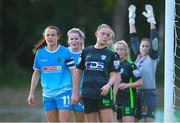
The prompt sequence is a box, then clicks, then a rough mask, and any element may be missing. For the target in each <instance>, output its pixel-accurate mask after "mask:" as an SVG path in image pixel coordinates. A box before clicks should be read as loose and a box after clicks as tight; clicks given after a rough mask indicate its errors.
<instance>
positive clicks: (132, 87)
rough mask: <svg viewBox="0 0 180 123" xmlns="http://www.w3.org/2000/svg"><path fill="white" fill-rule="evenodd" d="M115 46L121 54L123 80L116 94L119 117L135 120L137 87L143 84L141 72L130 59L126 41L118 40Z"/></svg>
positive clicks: (126, 120) (120, 118) (127, 120)
mask: <svg viewBox="0 0 180 123" xmlns="http://www.w3.org/2000/svg"><path fill="white" fill-rule="evenodd" d="M114 48H115V49H116V51H117V53H118V54H119V59H120V73H121V82H120V84H119V86H118V91H117V94H116V105H117V119H118V120H120V121H121V120H122V121H123V122H134V116H135V102H136V87H138V86H142V81H141V79H140V73H139V71H138V69H137V67H136V65H135V64H134V63H133V62H132V61H131V60H130V56H129V48H128V45H127V43H126V42H125V41H123V40H122V41H118V42H116V43H115V44H114Z"/></svg>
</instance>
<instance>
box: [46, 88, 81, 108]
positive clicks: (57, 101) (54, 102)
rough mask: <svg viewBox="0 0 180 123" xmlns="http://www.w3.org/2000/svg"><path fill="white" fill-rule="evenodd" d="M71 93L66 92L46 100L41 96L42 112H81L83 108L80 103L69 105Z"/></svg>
mask: <svg viewBox="0 0 180 123" xmlns="http://www.w3.org/2000/svg"><path fill="white" fill-rule="evenodd" d="M71 94H72V92H71V91H66V92H64V93H61V94H59V95H58V96H56V97H53V98H48V97H45V96H43V107H44V111H50V110H75V111H83V110H84V106H83V105H82V104H81V103H77V104H75V105H71Z"/></svg>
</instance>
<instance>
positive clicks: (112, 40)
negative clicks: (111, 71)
mask: <svg viewBox="0 0 180 123" xmlns="http://www.w3.org/2000/svg"><path fill="white" fill-rule="evenodd" d="M111 31H112V36H111V39H110V40H109V41H108V42H107V44H106V45H107V47H108V48H112V49H114V46H113V44H114V39H115V34H114V32H113V30H111Z"/></svg>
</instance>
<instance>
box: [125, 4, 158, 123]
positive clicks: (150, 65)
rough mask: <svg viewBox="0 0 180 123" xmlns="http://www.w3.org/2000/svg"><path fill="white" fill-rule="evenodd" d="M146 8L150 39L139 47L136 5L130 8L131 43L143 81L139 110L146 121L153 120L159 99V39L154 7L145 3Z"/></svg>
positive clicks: (140, 90)
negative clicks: (157, 81)
mask: <svg viewBox="0 0 180 123" xmlns="http://www.w3.org/2000/svg"><path fill="white" fill-rule="evenodd" d="M145 9H146V12H143V15H144V16H145V17H146V19H147V22H148V23H150V30H151V31H150V39H149V38H144V39H142V40H141V43H140V47H139V41H138V38H137V36H136V27H135V11H136V7H135V6H134V5H130V6H129V8H128V10H129V26H130V36H131V45H132V48H133V50H134V53H135V54H136V55H137V59H136V62H135V63H136V65H137V67H138V69H139V71H140V75H141V78H142V82H143V86H142V88H139V89H138V97H139V98H140V102H139V103H137V104H141V106H140V109H139V110H138V111H140V112H139V113H140V117H142V118H144V121H147V122H152V121H153V117H154V111H155V106H156V100H157V94H156V78H155V76H156V75H155V74H156V68H157V64H158V39H157V30H156V26H155V24H156V21H155V18H154V12H153V7H152V6H151V5H145ZM139 113H138V114H139Z"/></svg>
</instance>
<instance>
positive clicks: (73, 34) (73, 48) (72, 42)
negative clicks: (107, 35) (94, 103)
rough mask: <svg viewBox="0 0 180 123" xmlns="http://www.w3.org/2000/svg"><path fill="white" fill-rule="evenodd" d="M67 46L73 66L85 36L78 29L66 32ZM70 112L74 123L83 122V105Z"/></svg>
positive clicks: (76, 61) (80, 104) (76, 62)
mask: <svg viewBox="0 0 180 123" xmlns="http://www.w3.org/2000/svg"><path fill="white" fill-rule="evenodd" d="M67 35H68V44H69V47H68V49H69V51H70V52H71V57H73V59H74V61H75V64H76V65H77V64H78V59H79V57H80V54H81V52H82V49H83V48H84V40H85V35H84V33H83V32H82V31H81V30H80V29H79V28H72V29H70V30H69V31H68V33H67ZM82 80H83V79H81V82H80V93H81V91H82ZM72 111H73V114H74V121H75V122H84V121H85V114H84V105H83V104H82V103H80V102H78V103H77V104H75V105H73V106H72Z"/></svg>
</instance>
